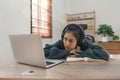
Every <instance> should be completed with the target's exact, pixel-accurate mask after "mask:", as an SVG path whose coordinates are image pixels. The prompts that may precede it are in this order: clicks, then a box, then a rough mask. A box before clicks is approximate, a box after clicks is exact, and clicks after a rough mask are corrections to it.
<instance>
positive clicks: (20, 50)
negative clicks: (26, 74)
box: [9, 34, 63, 68]
mask: <svg viewBox="0 0 120 80" xmlns="http://www.w3.org/2000/svg"><path fill="white" fill-rule="evenodd" d="M9 39H10V43H11V47H12V50H13V53H14V56H15V59H16V61H17V62H18V63H23V64H28V65H33V66H37V67H43V68H49V67H52V66H54V65H57V64H59V63H62V62H63V60H58V59H46V58H45V53H44V50H43V47H42V41H41V37H40V35H36V34H17V35H9Z"/></svg>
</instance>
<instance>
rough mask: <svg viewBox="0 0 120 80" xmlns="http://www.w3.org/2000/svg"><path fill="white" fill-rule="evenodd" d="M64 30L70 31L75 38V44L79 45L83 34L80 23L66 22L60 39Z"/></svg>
mask: <svg viewBox="0 0 120 80" xmlns="http://www.w3.org/2000/svg"><path fill="white" fill-rule="evenodd" d="M66 32H72V33H73V35H74V36H75V38H76V39H77V45H78V46H81V44H82V41H83V39H84V37H85V34H84V30H83V28H82V27H81V26H80V25H77V24H68V25H67V26H65V28H64V29H63V32H62V35H61V38H62V40H63V38H64V35H65V33H66Z"/></svg>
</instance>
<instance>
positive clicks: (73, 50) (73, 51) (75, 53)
mask: <svg viewBox="0 0 120 80" xmlns="http://www.w3.org/2000/svg"><path fill="white" fill-rule="evenodd" d="M77 52H80V51H79V50H76V49H72V50H71V51H70V54H71V55H75V56H77V55H79V54H78V53H77Z"/></svg>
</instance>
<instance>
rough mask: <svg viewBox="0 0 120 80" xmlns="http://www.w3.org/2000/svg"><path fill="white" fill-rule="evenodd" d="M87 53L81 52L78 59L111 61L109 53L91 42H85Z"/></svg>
mask: <svg viewBox="0 0 120 80" xmlns="http://www.w3.org/2000/svg"><path fill="white" fill-rule="evenodd" d="M84 47H85V48H86V49H85V51H82V52H79V53H78V54H79V55H78V56H77V57H89V58H93V59H102V60H106V61H108V60H109V53H108V52H107V51H106V50H105V49H104V48H103V47H101V46H100V45H95V44H93V43H92V42H91V41H89V40H87V39H85V40H84Z"/></svg>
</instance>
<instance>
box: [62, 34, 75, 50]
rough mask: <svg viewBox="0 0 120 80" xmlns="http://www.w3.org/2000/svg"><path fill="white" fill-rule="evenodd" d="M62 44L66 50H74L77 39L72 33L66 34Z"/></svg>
mask: <svg viewBox="0 0 120 80" xmlns="http://www.w3.org/2000/svg"><path fill="white" fill-rule="evenodd" d="M63 43H64V46H65V49H66V50H72V49H75V48H76V45H77V39H76V38H75V36H74V35H73V33H72V32H66V33H65V35H64V38H63Z"/></svg>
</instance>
